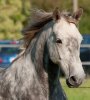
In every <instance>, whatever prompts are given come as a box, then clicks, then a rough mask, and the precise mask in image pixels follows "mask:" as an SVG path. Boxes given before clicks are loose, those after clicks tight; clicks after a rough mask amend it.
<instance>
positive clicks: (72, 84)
mask: <svg viewBox="0 0 90 100" xmlns="http://www.w3.org/2000/svg"><path fill="white" fill-rule="evenodd" d="M66 84H67V85H68V87H69V88H78V87H79V86H80V85H81V84H82V82H80V83H71V82H70V81H69V80H66Z"/></svg>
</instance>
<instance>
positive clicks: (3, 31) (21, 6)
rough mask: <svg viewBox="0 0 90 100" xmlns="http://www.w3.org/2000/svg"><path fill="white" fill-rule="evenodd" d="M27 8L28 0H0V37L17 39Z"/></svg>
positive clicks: (25, 17)
mask: <svg viewBox="0 0 90 100" xmlns="http://www.w3.org/2000/svg"><path fill="white" fill-rule="evenodd" d="M29 10H30V1H29V0H0V39H19V38H20V37H21V30H22V28H23V23H24V22H25V21H26V19H27V17H28V15H29Z"/></svg>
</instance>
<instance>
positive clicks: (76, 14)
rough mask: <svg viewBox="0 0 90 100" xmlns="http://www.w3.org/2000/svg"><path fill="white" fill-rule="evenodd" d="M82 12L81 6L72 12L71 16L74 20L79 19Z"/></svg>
mask: <svg viewBox="0 0 90 100" xmlns="http://www.w3.org/2000/svg"><path fill="white" fill-rule="evenodd" d="M82 14H83V9H82V8H79V9H78V10H77V11H76V12H75V13H74V14H73V18H74V19H75V20H76V21H79V20H80V18H81V16H82Z"/></svg>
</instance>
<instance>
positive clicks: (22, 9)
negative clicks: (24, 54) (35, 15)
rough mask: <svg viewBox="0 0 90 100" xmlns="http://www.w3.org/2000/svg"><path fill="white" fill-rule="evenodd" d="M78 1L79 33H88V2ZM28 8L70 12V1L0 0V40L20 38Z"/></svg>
mask: <svg viewBox="0 0 90 100" xmlns="http://www.w3.org/2000/svg"><path fill="white" fill-rule="evenodd" d="M78 1H79V6H80V7H83V8H84V15H83V16H82V20H81V21H80V24H79V28H80V32H81V33H90V28H89V27H90V23H89V16H90V0H78ZM30 3H31V5H30ZM30 7H32V8H39V9H44V10H46V11H52V10H53V9H54V8H55V7H59V8H60V10H61V11H62V10H71V11H72V0H68V1H67V0H0V39H19V38H21V30H22V28H23V26H24V25H25V24H27V19H28V17H29V15H30Z"/></svg>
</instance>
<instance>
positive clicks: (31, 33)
mask: <svg viewBox="0 0 90 100" xmlns="http://www.w3.org/2000/svg"><path fill="white" fill-rule="evenodd" d="M82 12H83V10H82V9H81V8H80V9H78V11H77V12H75V13H74V14H70V13H68V12H63V11H62V12H60V11H59V9H57V8H56V9H55V10H54V11H53V12H45V11H43V10H32V15H31V22H30V23H29V24H28V25H27V26H26V27H25V28H24V29H23V31H22V34H23V40H24V48H25V49H24V51H22V52H21V53H20V54H19V55H18V57H17V58H16V59H15V60H14V61H13V62H12V63H11V65H10V67H8V68H6V69H3V70H1V71H0V100H67V97H66V94H65V93H64V90H63V88H62V86H61V83H60V81H59V77H60V69H61V70H62V71H63V72H64V74H65V77H66V84H67V85H68V86H69V87H72V88H73V87H78V86H79V85H80V84H81V83H82V82H83V80H84V78H85V73H84V70H83V67H82V63H81V60H80V57H79V55H80V44H81V41H82V36H81V34H80V32H79V30H78V28H77V25H76V24H77V23H78V21H79V19H80V17H81V15H82Z"/></svg>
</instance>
